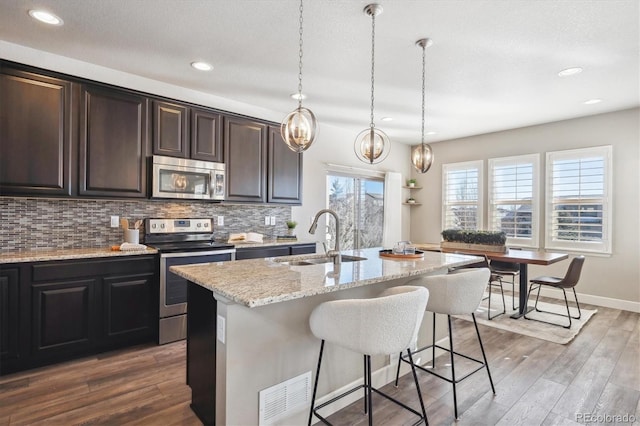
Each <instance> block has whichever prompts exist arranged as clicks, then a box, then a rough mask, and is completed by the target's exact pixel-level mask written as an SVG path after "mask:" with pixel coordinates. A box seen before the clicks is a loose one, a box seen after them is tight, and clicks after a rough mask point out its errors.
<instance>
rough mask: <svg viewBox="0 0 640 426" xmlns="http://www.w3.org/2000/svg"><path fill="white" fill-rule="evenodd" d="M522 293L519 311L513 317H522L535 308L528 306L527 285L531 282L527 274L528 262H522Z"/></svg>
mask: <svg viewBox="0 0 640 426" xmlns="http://www.w3.org/2000/svg"><path fill="white" fill-rule="evenodd" d="M519 265H520V294H519V302H520V305H519V307H518V312H516V313H515V314H513V315H511V318H513V319H518V318H520V317H522V316H523V315H524V314H526V313H527V312H530V311H532V310H533V308H530V307H528V306H527V290H528V288H527V286H528V284H529V277H528V274H527V271H528V269H527V264H526V263H520V264H519Z"/></svg>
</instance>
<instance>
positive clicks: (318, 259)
mask: <svg viewBox="0 0 640 426" xmlns="http://www.w3.org/2000/svg"><path fill="white" fill-rule="evenodd" d="M360 260H367V258H366V257H359V256H349V255H346V254H344V255H342V262H343V263H344V262H358V261H360ZM282 263H285V264H287V265H291V266H306V265H321V264H323V263H333V258H332V257H329V256H322V257H312V258H310V259H304V260H290V261H287V262H282Z"/></svg>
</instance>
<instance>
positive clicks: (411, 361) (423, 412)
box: [407, 349, 429, 426]
mask: <svg viewBox="0 0 640 426" xmlns="http://www.w3.org/2000/svg"><path fill="white" fill-rule="evenodd" d="M407 356H408V357H409V362H410V363H411V371H412V372H413V380H414V381H415V382H416V390H417V391H418V399H419V400H420V408H421V409H422V417H424V424H425V425H426V426H429V420H428V419H427V410H426V409H425V408H424V401H423V400H422V392H421V391H420V383H419V382H418V375H417V374H416V366H415V364H414V363H413V357H412V356H411V349H407Z"/></svg>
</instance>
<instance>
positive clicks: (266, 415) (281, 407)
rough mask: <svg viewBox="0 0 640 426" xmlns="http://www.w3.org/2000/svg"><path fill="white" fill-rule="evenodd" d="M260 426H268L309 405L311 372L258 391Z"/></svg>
mask: <svg viewBox="0 0 640 426" xmlns="http://www.w3.org/2000/svg"><path fill="white" fill-rule="evenodd" d="M259 395H260V420H259V424H260V425H270V424H273V423H274V422H276V421H278V420H280V419H283V418H285V417H287V416H289V415H290V414H291V413H293V412H296V411H299V410H300V409H302V408H305V407H307V406H308V405H309V404H311V371H307V372H306V373H304V374H301V375H299V376H298V377H294V378H292V379H289V380H287V381H284V382H282V383H278V384H277V385H274V386H271V387H270V388H267V389H264V390H261V391H260V394H259Z"/></svg>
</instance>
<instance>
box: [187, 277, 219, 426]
mask: <svg viewBox="0 0 640 426" xmlns="http://www.w3.org/2000/svg"><path fill="white" fill-rule="evenodd" d="M187 303H188V306H189V310H188V315H187V384H188V385H189V386H190V387H191V409H192V410H193V412H194V413H196V415H197V416H198V418H199V419H200V421H201V422H202V423H203V424H205V425H213V424H215V421H216V404H215V403H213V401H215V400H216V386H215V384H216V315H217V306H216V300H215V299H214V298H213V293H212V292H211V291H210V290H207V289H206V288H204V287H201V286H199V285H197V284H194V283H192V282H191V281H189V284H188V287H187Z"/></svg>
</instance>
